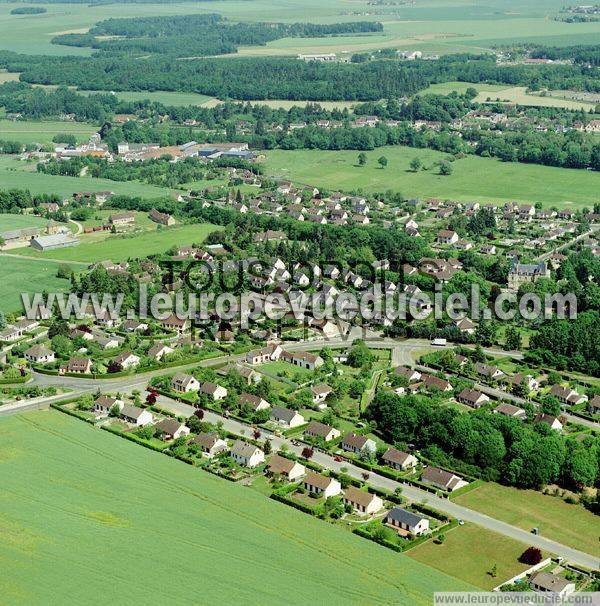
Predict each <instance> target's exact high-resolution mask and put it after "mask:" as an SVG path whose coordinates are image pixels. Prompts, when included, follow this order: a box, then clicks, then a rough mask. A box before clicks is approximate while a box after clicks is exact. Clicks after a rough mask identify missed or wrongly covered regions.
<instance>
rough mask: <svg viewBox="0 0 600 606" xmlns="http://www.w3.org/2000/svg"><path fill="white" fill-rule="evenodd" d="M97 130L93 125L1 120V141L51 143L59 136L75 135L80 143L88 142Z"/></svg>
mask: <svg viewBox="0 0 600 606" xmlns="http://www.w3.org/2000/svg"><path fill="white" fill-rule="evenodd" d="M97 130H98V128H97V127H95V126H93V125H92V124H83V123H81V122H61V121H57V120H54V121H52V120H45V121H35V120H27V121H21V120H0V139H7V140H10V141H20V142H21V143H40V144H44V143H51V142H52V138H53V137H54V136H55V135H58V134H65V135H75V137H76V138H77V140H78V141H86V140H87V139H89V137H90V135H91V134H92V133H95V132H96V131H97Z"/></svg>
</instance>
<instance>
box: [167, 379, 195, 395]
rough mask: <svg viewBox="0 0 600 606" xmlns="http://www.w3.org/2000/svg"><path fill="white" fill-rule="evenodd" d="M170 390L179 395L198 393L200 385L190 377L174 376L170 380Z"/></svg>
mask: <svg viewBox="0 0 600 606" xmlns="http://www.w3.org/2000/svg"><path fill="white" fill-rule="evenodd" d="M171 389H172V390H173V391H177V392H179V393H189V392H190V391H200V383H199V381H198V380H197V379H196V378H195V377H193V376H192V375H184V374H176V375H175V376H174V377H173V378H172V379H171Z"/></svg>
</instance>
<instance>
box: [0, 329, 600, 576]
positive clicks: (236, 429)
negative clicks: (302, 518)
mask: <svg viewBox="0 0 600 606" xmlns="http://www.w3.org/2000/svg"><path fill="white" fill-rule="evenodd" d="M350 342H351V340H350V341H349V340H348V338H337V339H330V340H327V341H325V340H318V341H309V342H304V343H290V344H286V348H287V349H290V350H294V351H307V350H314V349H319V348H322V347H323V346H325V345H327V346H329V347H332V348H336V347H338V348H339V347H342V346H344V345H348V344H349V343H350ZM366 342H367V344H368V345H369V346H370V347H373V348H386V349H391V350H392V360H393V362H392V365H393V366H395V365H397V364H406V365H410V366H415V357H416V356H417V355H418V352H422V351H423V350H424V349H427V348H430V347H431V345H430V342H429V341H428V340H426V339H407V340H404V341H397V340H394V339H383V338H372V337H371V338H367V339H366ZM484 351H485V352H486V353H489V354H493V355H504V356H510V357H512V358H514V359H520V358H521V357H522V356H521V354H519V353H518V352H505V351H502V350H497V349H484ZM244 358H245V354H240V355H236V356H219V357H216V358H209V359H206V360H202V361H200V362H194V363H191V364H187V365H184V366H178V367H176V368H163V369H157V370H153V371H149V372H147V373H139V374H135V375H131V376H127V377H120V378H117V379H93V378H83V377H82V378H78V377H60V376H55V375H45V374H40V373H34V374H33V378H32V381H31V382H30V383H28V385H39V386H40V387H47V386H56V387H61V388H66V389H69V390H71V391H69V392H68V393H66V394H61V395H57V396H53V397H48V398H38V399H36V400H35V401H21V402H18V403H15V404H10V405H5V406H3V407H1V408H0V417H2V416H4V415H7V414H15V413H20V412H26V411H31V410H38V409H43V408H47V407H48V406H49V405H50V404H51V403H56V402H60V401H61V400H68V399H71V398H73V397H76V396H79V395H82V394H85V393H94V392H96V391H97V390H98V389H100V390H101V391H111V392H116V391H120V392H124V393H131V392H132V391H133V390H140V391H142V392H143V391H144V390H145V388H146V387H147V385H148V382H149V380H150V379H151V378H152V377H155V376H162V375H165V374H173V373H175V372H181V371H185V370H189V369H192V368H196V367H198V366H203V367H210V366H217V365H221V364H224V363H229V362H240V361H242V360H243V359H244ZM417 368H421V369H423V370H429V371H433V369H427V367H420V366H418V365H417ZM477 387H478V388H480V389H481V390H482V391H485V392H486V393H489V394H490V395H494V396H495V397H497V398H504V399H511V400H513V401H515V402H517V403H519V401H521V402H523V401H522V400H521V399H520V398H516V396H512V395H511V394H506V393H505V392H502V391H501V390H496V389H493V388H489V387H486V386H483V385H478V386H477ZM158 405H159V406H161V407H163V408H164V409H166V410H168V411H170V412H172V413H174V414H177V415H182V416H186V417H188V416H190V415H192V414H193V413H194V411H195V408H194V407H193V406H190V405H188V404H185V403H182V402H178V401H176V400H173V399H172V398H167V397H164V396H160V397H159V400H158ZM204 419H205V420H206V421H208V422H210V423H217V422H221V423H222V424H223V427H224V429H226V430H227V431H230V432H231V433H234V434H237V435H241V436H251V435H252V433H253V432H254V428H252V427H251V426H250V425H246V424H243V423H241V422H239V421H236V420H234V419H230V418H226V417H224V416H221V415H218V414H216V413H214V412H211V411H206V412H205V416H204ZM581 421H582V419H578V418H577V419H576V422H581ZM583 424H585V423H583ZM593 425H595V426H596V427H597V424H593ZM262 434H263V435H262V437H263V438H267V437H268V438H269V439H271V441H272V444H273V447H274V449H275V450H277V449H280V448H281V447H282V446H283V445H284V444H285V446H286V447H287V449H288V450H289V451H290V452H293V453H295V454H298V455H299V454H300V453H301V451H302V447H301V446H300V447H299V446H294V445H293V444H292V441H291V440H290V439H287V438H284V437H279V436H275V435H274V434H269V433H268V432H264V431H263V432H262ZM312 460H313V461H314V462H315V463H318V464H319V465H322V466H323V467H324V468H327V469H331V470H334V471H338V472H339V471H340V469H341V468H342V467H343V468H345V469H346V470H347V473H348V474H349V475H350V476H352V477H354V478H357V479H362V474H363V473H364V470H363V469H361V468H359V467H357V466H355V465H353V464H352V463H349V462H347V461H345V460H344V461H342V462H338V461H335V459H334V458H333V457H332V456H331V455H329V454H327V453H325V452H322V451H318V450H315V451H314V455H313V458H312ZM368 482H369V484H370V485H372V486H374V487H377V488H382V489H386V490H390V491H394V490H395V489H396V488H399V487H400V488H402V494H403V495H404V496H405V497H407V498H408V499H410V500H411V501H416V502H427V504H429V505H431V506H432V507H434V508H436V509H438V510H440V511H442V512H444V513H446V514H448V515H450V516H453V517H455V518H458V519H462V520H465V521H468V522H472V523H474V524H478V525H479V526H482V527H484V528H487V529H488V530H491V531H494V532H497V533H500V534H502V535H504V536H507V537H510V538H513V539H516V540H518V541H521V542H523V543H526V544H529V545H534V546H536V547H539V548H540V549H544V550H547V551H549V552H552V553H554V554H556V555H558V556H562V557H564V558H566V559H568V560H569V561H571V562H572V563H574V564H577V565H580V566H584V567H586V568H591V569H596V568H598V567H599V566H600V558H598V557H595V556H592V555H590V554H587V553H584V552H581V551H578V550H576V549H572V548H570V547H567V546H565V545H562V544H560V543H557V542H556V541H552V540H550V539H547V538H545V537H543V536H540V535H533V534H531V533H530V532H529V531H527V530H523V529H521V528H517V527H516V526H512V525H510V524H507V523H505V522H502V521H500V520H497V519H495V518H492V517H490V516H487V515H485V514H482V513H479V512H477V511H474V510H472V509H468V508H466V507H463V506H461V505H458V504H456V503H454V502H452V501H450V500H448V499H444V498H440V497H437V496H435V495H433V494H432V493H429V492H427V491H424V490H420V489H419V488H416V487H414V486H410V485H407V484H401V483H399V482H396V481H394V480H391V479H388V478H385V477H383V476H380V475H378V474H376V473H370V474H369V480H368Z"/></svg>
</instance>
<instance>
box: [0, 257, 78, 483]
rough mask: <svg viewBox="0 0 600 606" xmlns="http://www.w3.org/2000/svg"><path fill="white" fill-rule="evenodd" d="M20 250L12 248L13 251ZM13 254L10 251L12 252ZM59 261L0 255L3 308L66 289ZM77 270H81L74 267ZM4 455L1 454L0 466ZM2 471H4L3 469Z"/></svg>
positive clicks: (13, 308)
mask: <svg viewBox="0 0 600 606" xmlns="http://www.w3.org/2000/svg"><path fill="white" fill-rule="evenodd" d="M20 252H21V249H17V250H15V251H12V253H14V254H18V253H20ZM9 253H11V251H9ZM59 265H60V263H56V262H53V261H45V260H37V259H19V258H16V257H7V256H4V255H3V254H0V284H2V288H0V310H2V311H3V312H5V313H7V312H12V311H20V310H21V293H24V292H25V293H29V294H33V293H36V292H42V290H44V289H45V290H47V291H48V292H62V291H67V290H68V289H69V287H70V282H69V281H68V280H63V279H61V278H57V277H56V271H57V270H58V266H59ZM73 269H74V270H77V269H79V268H78V267H73ZM1 462H2V457H1V456H0V469H1V468H2V466H1ZM0 473H1V472H0Z"/></svg>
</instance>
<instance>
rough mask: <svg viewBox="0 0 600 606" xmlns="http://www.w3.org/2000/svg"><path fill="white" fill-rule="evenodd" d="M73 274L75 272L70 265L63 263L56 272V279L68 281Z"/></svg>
mask: <svg viewBox="0 0 600 606" xmlns="http://www.w3.org/2000/svg"><path fill="white" fill-rule="evenodd" d="M72 273H73V270H72V269H71V268H70V267H69V266H68V265H65V264H64V263H61V264H60V265H59V266H58V269H57V271H56V277H57V278H62V279H64V280H68V279H69V278H70V277H71V274H72Z"/></svg>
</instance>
